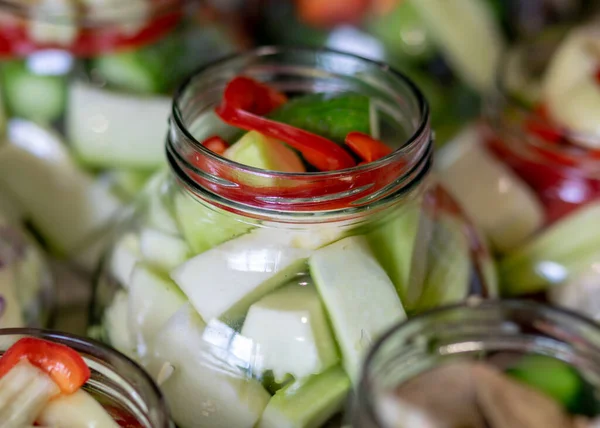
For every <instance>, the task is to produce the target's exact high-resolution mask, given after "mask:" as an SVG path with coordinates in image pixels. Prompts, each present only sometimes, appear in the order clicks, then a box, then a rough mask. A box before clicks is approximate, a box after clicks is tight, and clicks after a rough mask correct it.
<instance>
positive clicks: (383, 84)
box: [167, 46, 432, 212]
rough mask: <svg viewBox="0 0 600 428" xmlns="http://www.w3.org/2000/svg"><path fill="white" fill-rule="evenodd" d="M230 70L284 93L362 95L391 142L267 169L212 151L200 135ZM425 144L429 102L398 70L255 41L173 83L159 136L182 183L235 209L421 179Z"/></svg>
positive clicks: (348, 194) (309, 203) (299, 202)
mask: <svg viewBox="0 0 600 428" xmlns="http://www.w3.org/2000/svg"><path fill="white" fill-rule="evenodd" d="M239 75H245V76H248V77H251V78H253V79H256V80H259V81H261V82H264V83H267V84H268V85H270V86H272V87H274V88H276V89H277V90H279V91H282V92H284V93H294V94H299V93H300V94H307V93H323V92H325V93H332V94H333V93H340V92H348V91H351V92H356V93H359V94H363V95H366V96H368V97H369V98H370V99H371V101H372V103H374V104H375V105H376V109H377V111H378V112H379V113H378V115H379V116H377V120H378V121H379V120H380V117H381V118H382V119H381V123H382V125H381V126H382V127H385V126H388V127H390V129H393V130H394V131H391V132H392V135H393V136H394V138H393V140H394V141H391V144H392V145H393V146H394V148H395V150H394V151H393V152H392V153H391V154H389V155H387V156H385V157H383V158H381V159H379V160H377V161H375V162H371V163H368V164H365V165H361V166H356V167H353V168H348V169H343V170H337V171H329V172H305V173H285V172H277V171H267V170H262V169H257V168H253V167H250V166H246V165H242V164H239V163H237V162H233V161H231V160H228V159H226V158H224V157H222V156H219V155H217V154H215V153H213V152H212V151H210V150H208V149H207V148H205V147H204V146H203V145H202V143H201V142H202V141H204V140H205V139H206V138H208V137H210V136H214V135H219V132H220V130H221V129H222V127H223V125H224V124H223V123H222V122H220V119H218V117H216V116H215V115H214V113H213V110H214V108H215V107H216V106H217V105H218V104H219V103H220V101H221V99H222V94H223V91H224V89H225V86H226V85H227V83H228V82H229V81H230V80H231V79H232V78H234V77H236V76H239ZM394 132H395V133H396V134H394ZM400 136H401V137H400ZM382 139H383V138H382ZM431 154H432V140H431V131H430V129H429V107H428V105H427V102H426V101H425V98H424V97H423V95H422V94H421V92H420V91H419V89H418V88H417V87H416V86H415V85H414V84H413V83H412V82H411V81H410V80H409V79H408V78H407V77H405V76H404V75H403V74H401V73H399V72H396V71H394V70H392V69H391V68H390V67H389V66H387V65H385V64H382V63H379V62H376V61H372V60H368V59H364V58H361V57H359V56H356V55H353V54H349V53H342V52H337V51H334V50H329V49H311V48H298V47H277V46H268V47H261V48H258V49H256V50H252V51H249V52H246V53H244V54H241V55H234V56H231V57H228V58H225V59H222V60H220V61H217V62H214V63H212V64H210V65H208V66H206V67H203V68H202V69H200V70H199V71H198V72H197V73H195V74H194V75H192V76H191V77H190V78H189V79H188V80H187V81H186V82H184V83H183V84H182V85H181V86H180V88H179V90H178V91H177V92H176V95H175V101H174V103H173V111H172V117H171V127H170V132H169V136H168V141H167V156H168V159H169V161H170V164H171V167H172V168H173V170H174V171H175V172H176V175H177V176H178V178H179V179H180V180H181V181H183V182H184V183H185V184H186V185H187V187H189V188H190V189H191V190H192V191H193V192H194V193H196V194H198V195H199V196H201V197H203V198H210V199H212V200H213V201H214V200H216V201H217V202H218V203H219V204H225V205H230V204H234V205H237V206H238V208H239V209H241V210H248V209H259V210H276V211H284V212H298V211H304V212H306V211H329V212H331V211H335V212H339V211H344V210H355V209H357V208H360V207H363V206H366V205H372V204H373V203H374V202H380V201H383V200H388V199H389V198H390V197H393V196H396V195H398V193H403V192H404V191H408V190H410V189H411V188H412V187H414V185H415V184H416V183H418V182H419V181H421V179H422V178H423V177H424V176H425V174H426V173H427V171H428V170H429V168H430V166H431V165H430V164H431Z"/></svg>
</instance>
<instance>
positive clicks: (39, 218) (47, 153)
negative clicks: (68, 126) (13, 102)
mask: <svg viewBox="0 0 600 428" xmlns="http://www.w3.org/2000/svg"><path fill="white" fill-rule="evenodd" d="M9 138H10V141H11V144H6V145H3V146H2V147H0V185H1V186H3V187H4V188H6V189H8V190H9V191H10V193H11V194H13V195H18V198H19V199H18V202H19V203H20V205H21V206H22V207H23V208H24V210H25V211H26V213H27V215H28V217H29V218H30V219H31V221H32V223H33V224H34V225H35V227H36V228H37V230H38V231H39V232H40V233H41V235H42V236H43V237H44V239H45V240H46V241H47V242H48V243H49V245H50V246H51V247H52V248H53V249H55V250H56V251H57V252H59V253H62V254H70V253H71V252H72V251H74V250H76V249H79V246H81V245H83V244H85V243H86V240H87V239H89V238H90V237H92V236H94V235H95V233H98V232H100V231H101V230H104V229H105V228H106V227H107V225H108V224H109V223H110V222H111V220H113V219H114V218H115V215H116V214H117V213H118V211H119V210H120V209H121V206H122V205H121V202H120V201H119V200H118V198H116V197H115V196H114V195H112V194H111V193H110V191H109V190H108V189H106V188H103V187H102V186H99V185H98V183H97V182H95V181H94V179H93V178H92V177H91V176H89V175H88V174H87V173H85V172H84V171H82V170H80V169H79V168H77V167H76V166H75V165H74V164H73V163H72V162H71V160H70V158H69V154H68V152H67V151H66V147H65V146H64V145H63V144H62V142H61V141H60V139H59V138H58V137H57V136H56V135H54V134H53V133H52V132H51V131H49V130H46V129H44V128H43V127H41V126H38V125H35V124H33V123H31V122H26V121H22V120H17V119H14V120H12V121H11V123H10V128H9Z"/></svg>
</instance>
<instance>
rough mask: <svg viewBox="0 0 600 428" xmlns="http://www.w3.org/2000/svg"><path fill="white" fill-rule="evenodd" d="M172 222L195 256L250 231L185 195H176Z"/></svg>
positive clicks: (248, 226)
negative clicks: (175, 221) (177, 227)
mask: <svg viewBox="0 0 600 428" xmlns="http://www.w3.org/2000/svg"><path fill="white" fill-rule="evenodd" d="M174 205H175V218H176V219H177V223H178V224H179V227H180V228H181V233H182V234H183V237H184V238H185V240H186V241H187V243H188V245H189V246H190V248H191V249H192V251H193V252H194V253H195V254H199V253H202V252H204V251H206V250H209V249H211V248H213V247H215V246H217V245H219V244H222V243H223V242H226V241H228V240H230V239H233V238H235V237H237V236H240V235H243V234H244V233H246V232H248V230H250V229H251V228H252V225H250V224H247V223H244V222H243V221H242V220H241V219H237V218H234V216H233V215H232V214H230V213H225V212H223V211H218V210H217V209H215V208H212V207H210V206H208V205H205V203H204V202H201V201H199V200H196V199H195V198H193V197H192V196H191V195H188V194H186V193H177V194H176V195H175V203H174Z"/></svg>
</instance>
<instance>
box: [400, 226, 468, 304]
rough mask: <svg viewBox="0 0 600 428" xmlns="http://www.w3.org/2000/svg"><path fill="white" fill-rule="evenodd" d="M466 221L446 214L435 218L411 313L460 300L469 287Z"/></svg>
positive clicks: (466, 293) (463, 297)
mask: <svg viewBox="0 0 600 428" xmlns="http://www.w3.org/2000/svg"><path fill="white" fill-rule="evenodd" d="M465 226H466V225H465V223H464V222H463V220H462V219H458V218H455V217H452V216H449V215H440V216H439V218H438V219H437V221H436V223H435V226H434V231H433V238H432V240H431V242H430V243H429V245H428V251H429V255H428V256H427V261H428V265H429V266H428V269H427V276H426V277H425V282H424V284H423V287H422V290H423V293H422V294H421V297H420V299H419V301H418V303H417V304H416V306H415V307H413V308H411V309H412V310H413V311H414V312H417V313H418V312H423V311H426V310H429V309H433V308H436V307H439V306H444V305H449V304H453V303H458V302H460V301H463V300H464V299H466V297H467V296H468V292H469V288H470V286H471V282H470V279H471V248H470V243H469V239H468V238H467V236H466V235H465V231H464V228H465Z"/></svg>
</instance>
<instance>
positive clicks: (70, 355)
mask: <svg viewBox="0 0 600 428" xmlns="http://www.w3.org/2000/svg"><path fill="white" fill-rule="evenodd" d="M23 359H27V360H28V361H29V363H30V364H32V365H34V366H36V367H37V368H39V369H41V370H42V371H44V372H45V373H46V374H48V376H50V377H51V378H52V380H53V381H54V382H55V383H56V384H57V385H58V387H59V388H60V390H61V391H62V392H63V393H64V394H72V393H74V392H76V391H77V390H78V389H79V388H81V387H82V386H83V384H85V383H86V382H87V381H88V379H89V378H90V375H91V374H90V369H89V367H88V366H87V364H86V363H85V361H84V360H83V358H81V356H80V355H79V354H78V353H77V352H76V351H74V350H73V349H71V348H69V347H68V346H65V345H61V344H58V343H54V342H48V341H46V340H42V339H37V338H34V337H26V338H23V339H20V340H19V341H17V342H16V343H15V344H14V345H13V346H11V347H10V348H9V349H8V350H7V351H6V352H5V353H4V355H2V357H1V358H0V378H2V377H3V376H4V375H5V374H6V373H8V372H9V371H10V370H11V369H12V368H13V367H15V366H16V365H17V364H18V363H19V362H20V361H21V360H23Z"/></svg>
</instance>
